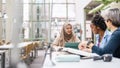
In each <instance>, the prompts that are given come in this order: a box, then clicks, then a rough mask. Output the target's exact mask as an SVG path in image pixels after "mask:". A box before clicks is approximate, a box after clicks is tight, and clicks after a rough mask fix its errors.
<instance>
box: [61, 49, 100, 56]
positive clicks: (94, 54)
mask: <svg viewBox="0 0 120 68" xmlns="http://www.w3.org/2000/svg"><path fill="white" fill-rule="evenodd" d="M63 51H66V52H69V53H72V54H76V55H80V56H85V57H94V56H99V55H98V54H96V53H89V52H85V51H81V50H77V49H73V48H63Z"/></svg>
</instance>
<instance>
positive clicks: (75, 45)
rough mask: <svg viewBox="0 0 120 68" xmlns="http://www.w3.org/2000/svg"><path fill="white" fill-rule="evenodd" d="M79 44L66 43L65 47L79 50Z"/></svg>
mask: <svg viewBox="0 0 120 68" xmlns="http://www.w3.org/2000/svg"><path fill="white" fill-rule="evenodd" d="M78 45H79V42H66V43H65V47H67V48H74V49H78Z"/></svg>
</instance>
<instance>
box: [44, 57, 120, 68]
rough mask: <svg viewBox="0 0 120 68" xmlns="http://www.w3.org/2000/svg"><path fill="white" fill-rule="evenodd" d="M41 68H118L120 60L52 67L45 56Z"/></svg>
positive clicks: (59, 63)
mask: <svg viewBox="0 0 120 68" xmlns="http://www.w3.org/2000/svg"><path fill="white" fill-rule="evenodd" d="M53 61H54V60H53ZM43 68H120V59H118V58H113V60H112V61H111V62H103V60H98V61H93V59H84V60H83V59H81V60H80V61H79V62H55V65H52V63H51V61H50V57H49V55H47V56H46V59H45V61H44V64H43Z"/></svg>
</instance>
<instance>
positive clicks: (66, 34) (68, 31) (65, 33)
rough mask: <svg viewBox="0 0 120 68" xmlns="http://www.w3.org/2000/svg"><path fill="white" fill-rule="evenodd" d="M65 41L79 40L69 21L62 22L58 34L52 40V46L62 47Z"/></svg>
mask: <svg viewBox="0 0 120 68" xmlns="http://www.w3.org/2000/svg"><path fill="white" fill-rule="evenodd" d="M66 42H80V40H79V38H78V37H77V36H75V34H74V33H73V27H72V25H71V24H70V23H64V24H63V27H62V30H61V33H60V36H57V37H56V39H55V40H54V41H53V43H52V46H59V47H64V45H65V43H66Z"/></svg>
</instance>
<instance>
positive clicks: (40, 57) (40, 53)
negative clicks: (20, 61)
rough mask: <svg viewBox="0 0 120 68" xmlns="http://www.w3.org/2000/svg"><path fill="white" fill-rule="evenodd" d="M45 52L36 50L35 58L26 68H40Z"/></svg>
mask: <svg viewBox="0 0 120 68" xmlns="http://www.w3.org/2000/svg"><path fill="white" fill-rule="evenodd" d="M44 56H45V50H38V55H37V57H36V58H35V59H34V60H33V62H32V63H31V64H30V65H29V66H28V68H42V65H43V62H44Z"/></svg>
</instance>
